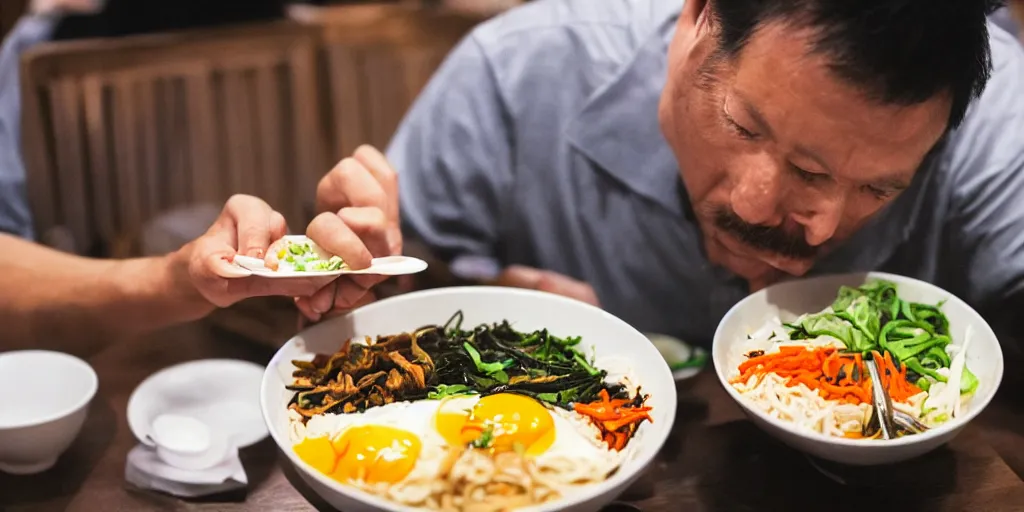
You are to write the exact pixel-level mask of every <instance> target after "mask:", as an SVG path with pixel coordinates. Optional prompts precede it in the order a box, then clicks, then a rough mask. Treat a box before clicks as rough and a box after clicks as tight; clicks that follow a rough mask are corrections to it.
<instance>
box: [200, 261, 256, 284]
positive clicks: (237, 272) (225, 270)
mask: <svg viewBox="0 0 1024 512" xmlns="http://www.w3.org/2000/svg"><path fill="white" fill-rule="evenodd" d="M228 259H229V257H227V256H223V255H211V256H209V257H208V259H207V261H206V268H207V269H209V271H210V275H211V276H217V277H223V278H225V279H240V278H243V277H249V276H251V275H252V272H250V271H248V270H246V269H244V268H242V267H239V266H238V265H235V264H234V263H231V262H229V261H228Z"/></svg>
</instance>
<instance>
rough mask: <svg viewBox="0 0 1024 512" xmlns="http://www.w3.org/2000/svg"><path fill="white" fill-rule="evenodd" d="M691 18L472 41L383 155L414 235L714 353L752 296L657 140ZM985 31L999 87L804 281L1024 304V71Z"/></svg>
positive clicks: (489, 35)
mask: <svg viewBox="0 0 1024 512" xmlns="http://www.w3.org/2000/svg"><path fill="white" fill-rule="evenodd" d="M680 5H681V2H678V1H671V0H602V1H600V2H595V1H593V0H542V1H538V2H535V3H531V4H528V5H526V6H524V7H521V8H517V9H514V10H513V11H511V12H509V13H506V14H505V15H502V16H499V17H498V18H496V19H493V20H491V21H488V22H486V23H484V24H483V25H482V26H480V27H478V28H477V29H476V30H474V31H473V33H472V34H471V35H470V36H469V37H467V38H466V39H464V40H463V41H462V42H461V44H459V45H458V47H457V48H456V49H455V50H454V51H453V52H452V53H451V54H450V55H449V56H448V58H447V59H446V60H445V62H444V63H443V65H442V66H441V68H440V69H439V71H438V72H437V74H436V75H435V77H434V78H433V79H432V80H431V82H430V83H429V85H428V86H427V87H426V88H425V90H424V91H423V93H422V94H421V96H420V97H419V99H418V100H417V101H416V103H415V105H414V106H413V108H412V109H411V111H410V112H409V113H408V115H407V117H406V119H405V120H404V121H403V123H402V124H401V127H400V128H399V131H398V132H397V134H396V136H395V138H394V139H393V141H392V143H391V145H390V147H389V149H388V157H389V159H390V160H391V162H392V163H393V164H394V166H395V168H396V170H397V171H398V173H399V183H400V188H401V206H402V216H403V225H404V226H403V227H404V229H405V230H406V233H407V235H408V236H411V237H415V238H418V239H420V240H422V241H423V242H424V243H426V244H427V245H428V246H430V247H431V248H433V249H434V250H435V251H436V252H437V254H438V256H440V257H442V258H444V259H447V260H448V261H451V262H452V263H453V264H454V265H456V266H458V265H459V264H460V263H463V262H465V261H468V260H470V259H475V260H476V261H481V260H482V261H484V262H490V265H489V268H490V271H491V272H495V271H496V269H497V268H500V267H501V266H505V265H510V264H523V265H530V266H534V267H539V268H544V269H549V270H553V271H556V272H560V273H563V274H566V275H569V276H571V277H574V278H577V279H580V280H584V281H586V282H588V283H590V284H591V285H592V286H593V287H594V289H595V291H596V293H597V295H598V298H599V299H600V301H601V304H602V306H604V307H605V309H607V310H608V311H610V312H612V313H614V314H616V315H618V316H620V317H621V318H623V319H625V320H626V321H627V322H630V323H631V324H632V325H634V326H635V327H637V328H639V329H641V330H644V331H655V332H663V333H667V334H672V335H676V336H680V337H682V338H683V339H687V340H692V341H694V342H698V343H708V342H709V341H710V340H711V338H712V336H713V334H714V331H715V328H716V326H717V324H718V322H719V320H720V319H721V318H722V316H723V315H724V314H725V312H726V311H727V310H728V309H729V308H730V307H731V306H732V305H734V304H735V303H736V302H737V301H739V300H740V299H741V298H743V297H744V296H745V295H746V294H747V293H748V289H747V284H746V283H745V282H744V281H743V280H742V279H739V278H737V277H736V276H734V275H731V274H730V273H729V272H727V271H725V270H723V269H720V268H715V267H713V266H712V265H711V264H710V263H709V262H708V260H707V258H706V256H705V254H704V252H703V251H702V249H701V236H700V233H699V231H698V227H697V225H696V224H695V223H694V222H693V220H692V217H691V216H690V215H689V214H688V213H689V211H688V206H687V201H686V194H685V190H684V189H683V187H682V184H681V180H680V172H679V168H678V164H677V162H676V160H675V158H674V157H673V154H672V151H671V150H670V148H669V146H668V145H667V143H666V142H665V140H664V138H663V136H662V134H661V131H660V129H659V126H658V118H657V105H658V100H659V97H660V94H661V90H662V87H663V85H664V83H665V75H666V58H667V57H666V51H667V46H668V43H669V41H670V39H671V35H672V32H673V30H674V27H675V23H676V18H677V17H678V13H679V10H680ZM990 27H991V46H992V54H993V59H994V70H993V75H992V78H991V80H990V82H989V84H988V88H987V89H986V92H985V93H984V95H983V97H982V98H981V100H980V101H979V102H978V103H977V104H975V105H974V106H973V107H972V108H971V111H970V112H969V115H968V118H967V120H966V121H965V123H964V124H963V125H962V127H961V128H959V129H958V130H957V131H956V132H955V133H954V134H952V136H951V138H950V140H949V143H948V145H947V146H945V147H944V149H943V150H942V151H941V153H939V154H938V155H937V157H936V158H935V159H934V161H933V162H932V163H931V164H930V165H929V166H928V168H926V169H923V170H922V171H921V172H919V173H918V175H917V177H916V179H915V182H914V183H913V186H912V187H911V189H909V190H908V191H906V192H904V193H903V194H901V196H900V197H899V198H898V199H897V200H895V201H894V202H893V203H892V204H891V205H889V206H888V207H887V208H885V209H883V211H882V212H881V213H880V214H878V215H877V216H876V217H874V218H873V219H872V220H871V221H870V222H869V223H868V225H867V226H865V227H864V228H862V229H861V230H860V231H859V232H858V233H857V234H855V235H854V237H853V238H852V239H850V240H849V241H848V242H847V243H845V244H844V246H843V247H841V248H840V249H839V250H837V251H835V252H834V253H832V254H830V255H829V256H828V257H826V258H824V259H822V260H820V261H819V262H818V263H817V264H816V265H815V267H814V268H813V269H812V270H811V275H814V274H822V273H831V272H840V271H864V270H873V269H880V270H886V271H891V272H896V273H900V274H904V275H909V276H913V277H917V278H920V279H924V280H927V281H931V282H933V283H936V284H938V285H939V286H943V287H945V288H947V289H949V290H950V291H952V292H954V293H956V294H958V295H959V296H961V297H963V298H964V299H965V300H967V301H968V302H970V303H972V304H975V305H985V304H989V303H993V302H995V301H999V300H1001V299H1004V298H1006V297H1009V296H1012V295H1014V294H1020V293H1022V292H1024V52H1022V49H1021V47H1020V46H1019V45H1018V44H1017V43H1016V41H1014V39H1013V38H1012V37H1011V36H1009V35H1008V34H1007V33H1006V32H1004V31H1003V30H1001V29H998V28H996V27H995V26H994V25H990ZM486 267H488V265H485V268H486Z"/></svg>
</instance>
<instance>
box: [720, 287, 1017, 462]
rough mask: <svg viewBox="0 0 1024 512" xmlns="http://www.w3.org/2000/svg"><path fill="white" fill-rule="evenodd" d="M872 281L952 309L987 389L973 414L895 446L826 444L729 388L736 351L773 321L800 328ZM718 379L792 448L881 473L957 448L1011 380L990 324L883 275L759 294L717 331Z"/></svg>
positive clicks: (957, 332) (956, 335)
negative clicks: (842, 291) (849, 289)
mask: <svg viewBox="0 0 1024 512" xmlns="http://www.w3.org/2000/svg"><path fill="white" fill-rule="evenodd" d="M871 279H884V280H887V281H891V282H894V283H896V285H897V293H898V294H899V296H900V298H901V299H904V300H909V301H913V302H921V303H926V304H936V303H938V302H940V301H946V302H945V304H944V305H943V306H942V311H943V313H945V315H946V317H947V318H948V319H949V326H950V334H952V338H953V344H954V345H961V344H962V343H963V340H964V333H965V332H966V331H967V329H968V327H970V329H971V333H972V334H971V345H970V347H969V350H968V353H967V366H968V367H969V368H970V369H971V371H972V372H974V374H975V375H976V376H977V377H978V379H979V385H978V389H977V391H976V392H975V395H974V397H973V398H972V399H971V400H970V402H969V403H968V405H967V408H966V411H967V412H966V413H965V414H963V415H962V416H960V417H958V418H953V419H951V420H950V421H948V422H946V423H945V424H943V425H940V426H938V427H936V428H933V429H930V430H929V431H927V432H925V433H922V434H916V435H912V436H906V437H901V438H898V439H892V440H888V441H882V440H855V439H841V438H836V437H826V436H824V435H820V434H817V433H814V432H808V431H804V430H800V429H798V428H796V426H794V425H793V424H792V423H789V422H785V421H782V420H779V419H776V418H773V417H770V416H769V415H767V414H765V413H764V412H763V411H761V410H759V409H757V408H755V407H753V406H752V404H751V403H750V401H749V400H747V399H746V398H744V397H743V396H741V395H740V394H739V392H737V391H736V389H735V388H733V387H732V386H731V385H730V384H729V377H730V372H731V370H732V369H733V368H734V366H733V364H734V363H735V358H734V353H735V350H736V348H737V347H736V345H737V344H738V343H742V342H743V341H744V340H745V339H746V337H747V335H748V334H750V333H752V332H753V331H754V330H756V329H758V328H759V327H761V326H762V325H763V324H764V323H765V322H767V321H769V320H770V319H772V318H775V317H779V318H781V320H782V321H783V322H787V321H792V320H794V319H796V317H798V316H800V315H801V314H804V313H816V312H818V311H821V310H822V309H824V308H826V307H828V306H829V305H830V304H832V302H833V301H834V300H835V297H836V292H838V291H839V287H840V286H843V285H846V286H854V287H855V286H860V285H862V284H864V283H865V282H867V281H868V280H871ZM712 357H713V359H714V364H715V371H716V372H717V373H718V379H719V380H720V381H721V383H722V386H724V387H725V389H726V391H727V392H728V393H729V395H730V396H732V398H733V399H734V400H736V402H737V403H738V404H739V405H740V407H742V408H743V411H744V412H745V413H746V414H747V416H748V417H749V418H750V419H751V421H753V422H754V423H755V424H756V425H757V426H758V427H760V428H761V429H762V430H764V431H765V432H767V433H768V434H770V435H772V436H773V437H775V438H777V439H779V440H780V441H782V442H784V443H786V444H788V445H789V446H791V447H793V448H795V449H797V450H800V451H803V452H805V453H808V454H810V455H813V456H816V457H820V458H822V459H826V460H831V461H834V462H839V463H843V464H852V465H876V464H888V463H894V462H899V461H903V460H907V459H910V458H913V457H917V456H919V455H922V454H924V453H926V452H929V451H931V450H933V449H935V448H938V447H939V446H942V445H943V444H945V443H947V442H949V441H950V440H951V439H953V437H954V436H956V435H957V434H958V433H959V432H960V431H961V430H962V429H963V428H964V427H965V426H966V425H967V423H969V422H970V421H971V420H972V419H974V418H975V417H976V416H977V415H978V414H979V413H980V412H981V411H982V409H984V408H985V406H987V405H988V404H989V402H991V401H992V398H993V397H994V396H995V394H996V390H997V389H998V388H999V383H1000V381H1001V380H1002V378H1003V352H1002V350H1001V349H1000V347H999V341H998V340H997V339H996V335H995V333H993V332H992V328H991V327H989V325H988V323H986V322H985V320H984V319H983V318H982V317H981V315H979V314H978V312H977V311H975V310H974V309H973V308H971V307H970V306H969V305H967V303H965V302H964V301H962V300H960V299H959V298H957V297H956V296H954V295H953V294H951V293H949V292H947V291H945V290H943V289H942V288H939V287H937V286H935V285H932V284H929V283H926V282H924V281H919V280H917V279H912V278H909V277H903V276H898V275H893V274H887V273H883V272H869V273H859V274H843V275H833V276H822V277H815V278H810V279H800V280H795V281H788V282H784V283H779V284H776V285H773V286H770V287H768V288H765V289H763V290H761V291H759V292H757V293H754V294H751V295H750V296H748V297H747V298H745V299H743V300H742V301H740V302H739V303H738V304H736V305H735V306H733V307H732V309H730V310H729V312H728V313H726V315H725V317H724V318H723V319H722V322H721V323H720V324H719V325H718V330H717V331H715V339H714V346H713V347H712Z"/></svg>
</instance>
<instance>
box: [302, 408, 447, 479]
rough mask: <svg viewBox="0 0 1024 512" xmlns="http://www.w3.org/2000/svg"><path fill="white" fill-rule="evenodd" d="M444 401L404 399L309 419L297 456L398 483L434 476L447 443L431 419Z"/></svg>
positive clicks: (329, 471)
mask: <svg viewBox="0 0 1024 512" xmlns="http://www.w3.org/2000/svg"><path fill="white" fill-rule="evenodd" d="M438 406H440V403H438V402H436V401H422V402H414V403H409V402H402V403H393V404H387V405H383V406H380V407H374V408H372V409H369V410H367V411H366V412H362V413H350V414H323V415H319V416H314V417H313V418H310V420H309V422H308V423H307V424H306V428H305V431H304V432H303V434H302V440H301V441H300V442H299V443H297V444H296V445H295V446H294V450H295V453H296V455H298V456H299V458H301V459H302V460H303V461H305V462H306V463H308V464H309V465H311V466H313V467H314V468H316V469H317V470H319V471H320V472H322V473H324V474H326V475H329V476H330V477H331V478H333V479H335V480H337V481H339V482H342V483H350V482H355V481H361V482H365V483H368V484H376V483H388V484H394V483H398V482H401V481H403V480H406V479H408V478H411V477H429V476H432V475H436V474H437V473H438V472H439V470H440V466H441V462H442V460H443V459H444V457H445V454H446V453H447V443H446V442H445V440H444V439H443V438H442V437H441V436H440V435H439V434H438V433H437V432H436V431H435V430H434V429H433V427H432V424H431V421H430V419H431V418H432V417H433V416H434V413H435V412H436V410H437V408H438Z"/></svg>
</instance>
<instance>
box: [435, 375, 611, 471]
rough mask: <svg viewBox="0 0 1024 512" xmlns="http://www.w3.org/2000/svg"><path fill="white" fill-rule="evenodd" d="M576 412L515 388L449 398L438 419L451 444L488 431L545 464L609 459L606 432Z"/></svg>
mask: <svg viewBox="0 0 1024 512" xmlns="http://www.w3.org/2000/svg"><path fill="white" fill-rule="evenodd" d="M574 416H576V415H574V414H573V413H569V412H566V413H565V414H560V413H556V412H554V411H552V410H549V409H548V408H547V407H545V406H544V405H542V404H541V403H540V402H538V401H537V400H534V399H533V398H530V397H527V396H523V395H518V394H514V393H499V394H495V395H489V396H485V397H479V396H464V397H455V398H450V399H447V400H445V401H444V403H443V404H442V405H441V407H440V408H439V409H438V411H437V414H436V417H435V419H434V425H435V428H436V429H437V432H438V433H440V434H441V436H442V437H443V438H444V439H445V440H446V441H447V442H448V444H449V445H453V446H455V445H459V444H461V445H465V444H467V443H473V442H475V441H479V440H480V438H481V437H482V436H485V435H486V436H488V437H489V438H490V439H489V446H490V448H491V449H493V450H494V451H496V452H500V451H506V450H517V451H521V452H522V453H523V454H525V455H526V456H527V457H529V458H533V459H535V460H536V461H537V463H539V464H542V465H543V464H544V461H545V460H546V459H549V458H557V457H565V456H571V457H574V458H586V459H594V460H602V461H603V460H607V459H608V458H609V454H610V453H609V450H608V449H607V446H605V445H604V443H603V441H601V437H600V432H599V431H598V430H597V429H596V428H594V427H593V425H591V424H590V423H588V422H587V420H585V419H582V418H573V417H574Z"/></svg>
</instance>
